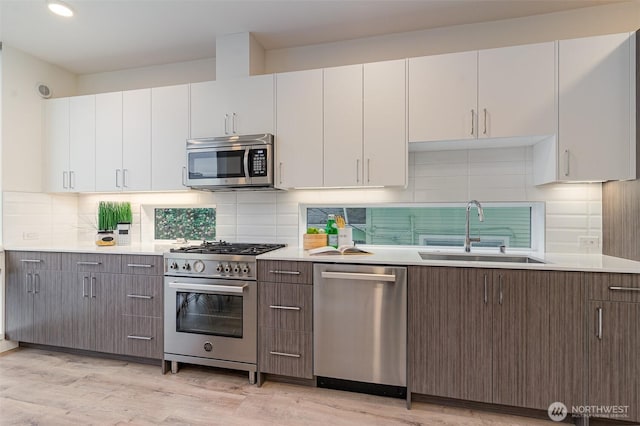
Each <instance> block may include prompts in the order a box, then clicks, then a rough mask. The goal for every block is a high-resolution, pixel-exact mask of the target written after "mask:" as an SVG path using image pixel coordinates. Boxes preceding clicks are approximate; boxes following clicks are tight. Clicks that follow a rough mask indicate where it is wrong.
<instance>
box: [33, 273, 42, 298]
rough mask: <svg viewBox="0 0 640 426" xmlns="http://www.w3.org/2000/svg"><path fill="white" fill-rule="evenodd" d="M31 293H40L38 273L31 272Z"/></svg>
mask: <svg viewBox="0 0 640 426" xmlns="http://www.w3.org/2000/svg"><path fill="white" fill-rule="evenodd" d="M33 293H34V294H38V293H40V274H38V273H36V274H33Z"/></svg>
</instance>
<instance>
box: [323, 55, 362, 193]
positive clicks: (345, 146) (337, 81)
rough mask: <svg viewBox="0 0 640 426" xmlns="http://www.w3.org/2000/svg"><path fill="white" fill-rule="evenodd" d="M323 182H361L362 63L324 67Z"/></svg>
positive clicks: (333, 184) (337, 184) (350, 184)
mask: <svg viewBox="0 0 640 426" xmlns="http://www.w3.org/2000/svg"><path fill="white" fill-rule="evenodd" d="M323 94H324V102H323V103H324V160H325V161H324V186H360V185H362V175H363V173H362V170H363V164H362V65H349V66H346V67H338V68H326V69H325V70H324V91H323Z"/></svg>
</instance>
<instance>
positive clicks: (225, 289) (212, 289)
mask: <svg viewBox="0 0 640 426" xmlns="http://www.w3.org/2000/svg"><path fill="white" fill-rule="evenodd" d="M246 286H247V285H246V284H244V285H218V284H187V283H180V282H171V283H169V287H170V288H175V289H176V290H187V291H193V292H199V293H234V294H242V293H243V292H244V288H245V287H246Z"/></svg>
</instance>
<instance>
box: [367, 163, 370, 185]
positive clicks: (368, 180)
mask: <svg viewBox="0 0 640 426" xmlns="http://www.w3.org/2000/svg"><path fill="white" fill-rule="evenodd" d="M369 182H371V158H367V183H369Z"/></svg>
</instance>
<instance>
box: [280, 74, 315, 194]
mask: <svg viewBox="0 0 640 426" xmlns="http://www.w3.org/2000/svg"><path fill="white" fill-rule="evenodd" d="M276 91H277V95H276V99H277V107H276V110H277V113H276V117H277V121H276V140H275V151H276V161H275V172H276V179H275V184H276V187H278V188H303V187H321V186H322V185H323V179H322V175H323V146H322V138H323V137H322V129H323V124H322V70H320V69H317V70H309V71H297V72H289V73H283V74H278V75H277V76H276Z"/></svg>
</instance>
